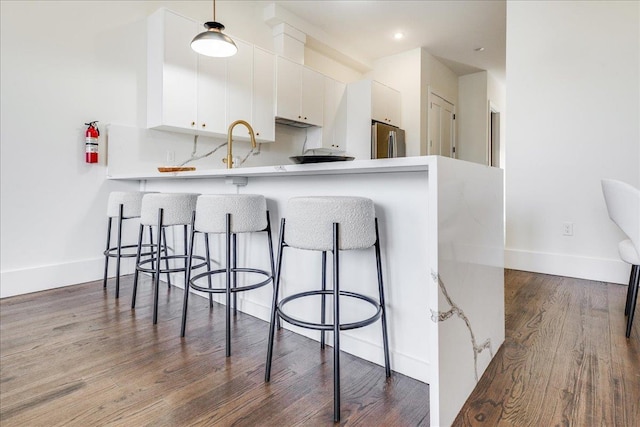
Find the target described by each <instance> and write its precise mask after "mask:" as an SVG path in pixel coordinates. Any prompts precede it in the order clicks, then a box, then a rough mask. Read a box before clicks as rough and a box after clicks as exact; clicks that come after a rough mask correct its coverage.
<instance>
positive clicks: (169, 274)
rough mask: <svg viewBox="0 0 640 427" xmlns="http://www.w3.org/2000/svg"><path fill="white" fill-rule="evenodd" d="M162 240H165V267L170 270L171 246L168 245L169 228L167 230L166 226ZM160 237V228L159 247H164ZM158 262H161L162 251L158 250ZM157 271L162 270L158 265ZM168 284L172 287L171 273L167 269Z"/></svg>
mask: <svg viewBox="0 0 640 427" xmlns="http://www.w3.org/2000/svg"><path fill="white" fill-rule="evenodd" d="M162 240H164V255H165V258H164V267H165V268H166V269H167V270H169V247H168V245H167V230H165V229H164V228H163V229H162ZM162 240H161V239H160V230H158V247H162V245H161V244H160V242H161V241H162ZM158 264H160V251H158ZM157 271H160V266H159V265H158V267H157ZM159 281H160V279H158V282H159ZM167 286H168V287H169V288H171V273H169V272H168V271H167Z"/></svg>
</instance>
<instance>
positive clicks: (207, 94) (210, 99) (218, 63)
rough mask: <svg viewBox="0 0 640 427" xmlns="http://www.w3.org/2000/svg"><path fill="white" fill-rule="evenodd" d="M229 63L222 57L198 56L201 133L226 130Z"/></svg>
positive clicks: (198, 107)
mask: <svg viewBox="0 0 640 427" xmlns="http://www.w3.org/2000/svg"><path fill="white" fill-rule="evenodd" d="M226 71H227V65H226V61H225V60H224V59H222V58H211V57H208V56H203V55H199V57H198V103H197V110H198V120H197V129H198V131H199V133H203V134H204V133H209V132H212V133H225V132H226V129H227V128H226V116H225V114H226V87H225V79H226Z"/></svg>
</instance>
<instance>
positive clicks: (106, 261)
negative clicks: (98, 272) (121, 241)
mask: <svg viewBox="0 0 640 427" xmlns="http://www.w3.org/2000/svg"><path fill="white" fill-rule="evenodd" d="M111 220H112V218H111V217H109V218H108V219H107V247H106V249H105V250H104V279H103V280H102V287H103V288H106V287H107V274H108V272H109V249H110V245H111V222H112V221H111Z"/></svg>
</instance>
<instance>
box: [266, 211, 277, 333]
mask: <svg viewBox="0 0 640 427" xmlns="http://www.w3.org/2000/svg"><path fill="white" fill-rule="evenodd" d="M266 232H267V242H268V243H269V265H270V266H271V284H272V285H273V289H274V292H275V284H276V282H275V277H276V267H275V262H274V258H273V239H272V236H271V217H270V216H269V211H267V228H266ZM276 322H277V324H278V330H280V318H279V317H278V318H277V320H276Z"/></svg>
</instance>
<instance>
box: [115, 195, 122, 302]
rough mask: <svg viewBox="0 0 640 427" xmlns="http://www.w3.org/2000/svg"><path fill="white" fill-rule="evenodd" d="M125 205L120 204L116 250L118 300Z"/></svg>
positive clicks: (117, 294) (117, 296) (118, 296)
mask: <svg viewBox="0 0 640 427" xmlns="http://www.w3.org/2000/svg"><path fill="white" fill-rule="evenodd" d="M123 216H124V205H123V204H120V208H119V212H118V246H117V249H116V254H117V255H116V298H120V260H121V258H122V220H123Z"/></svg>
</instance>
